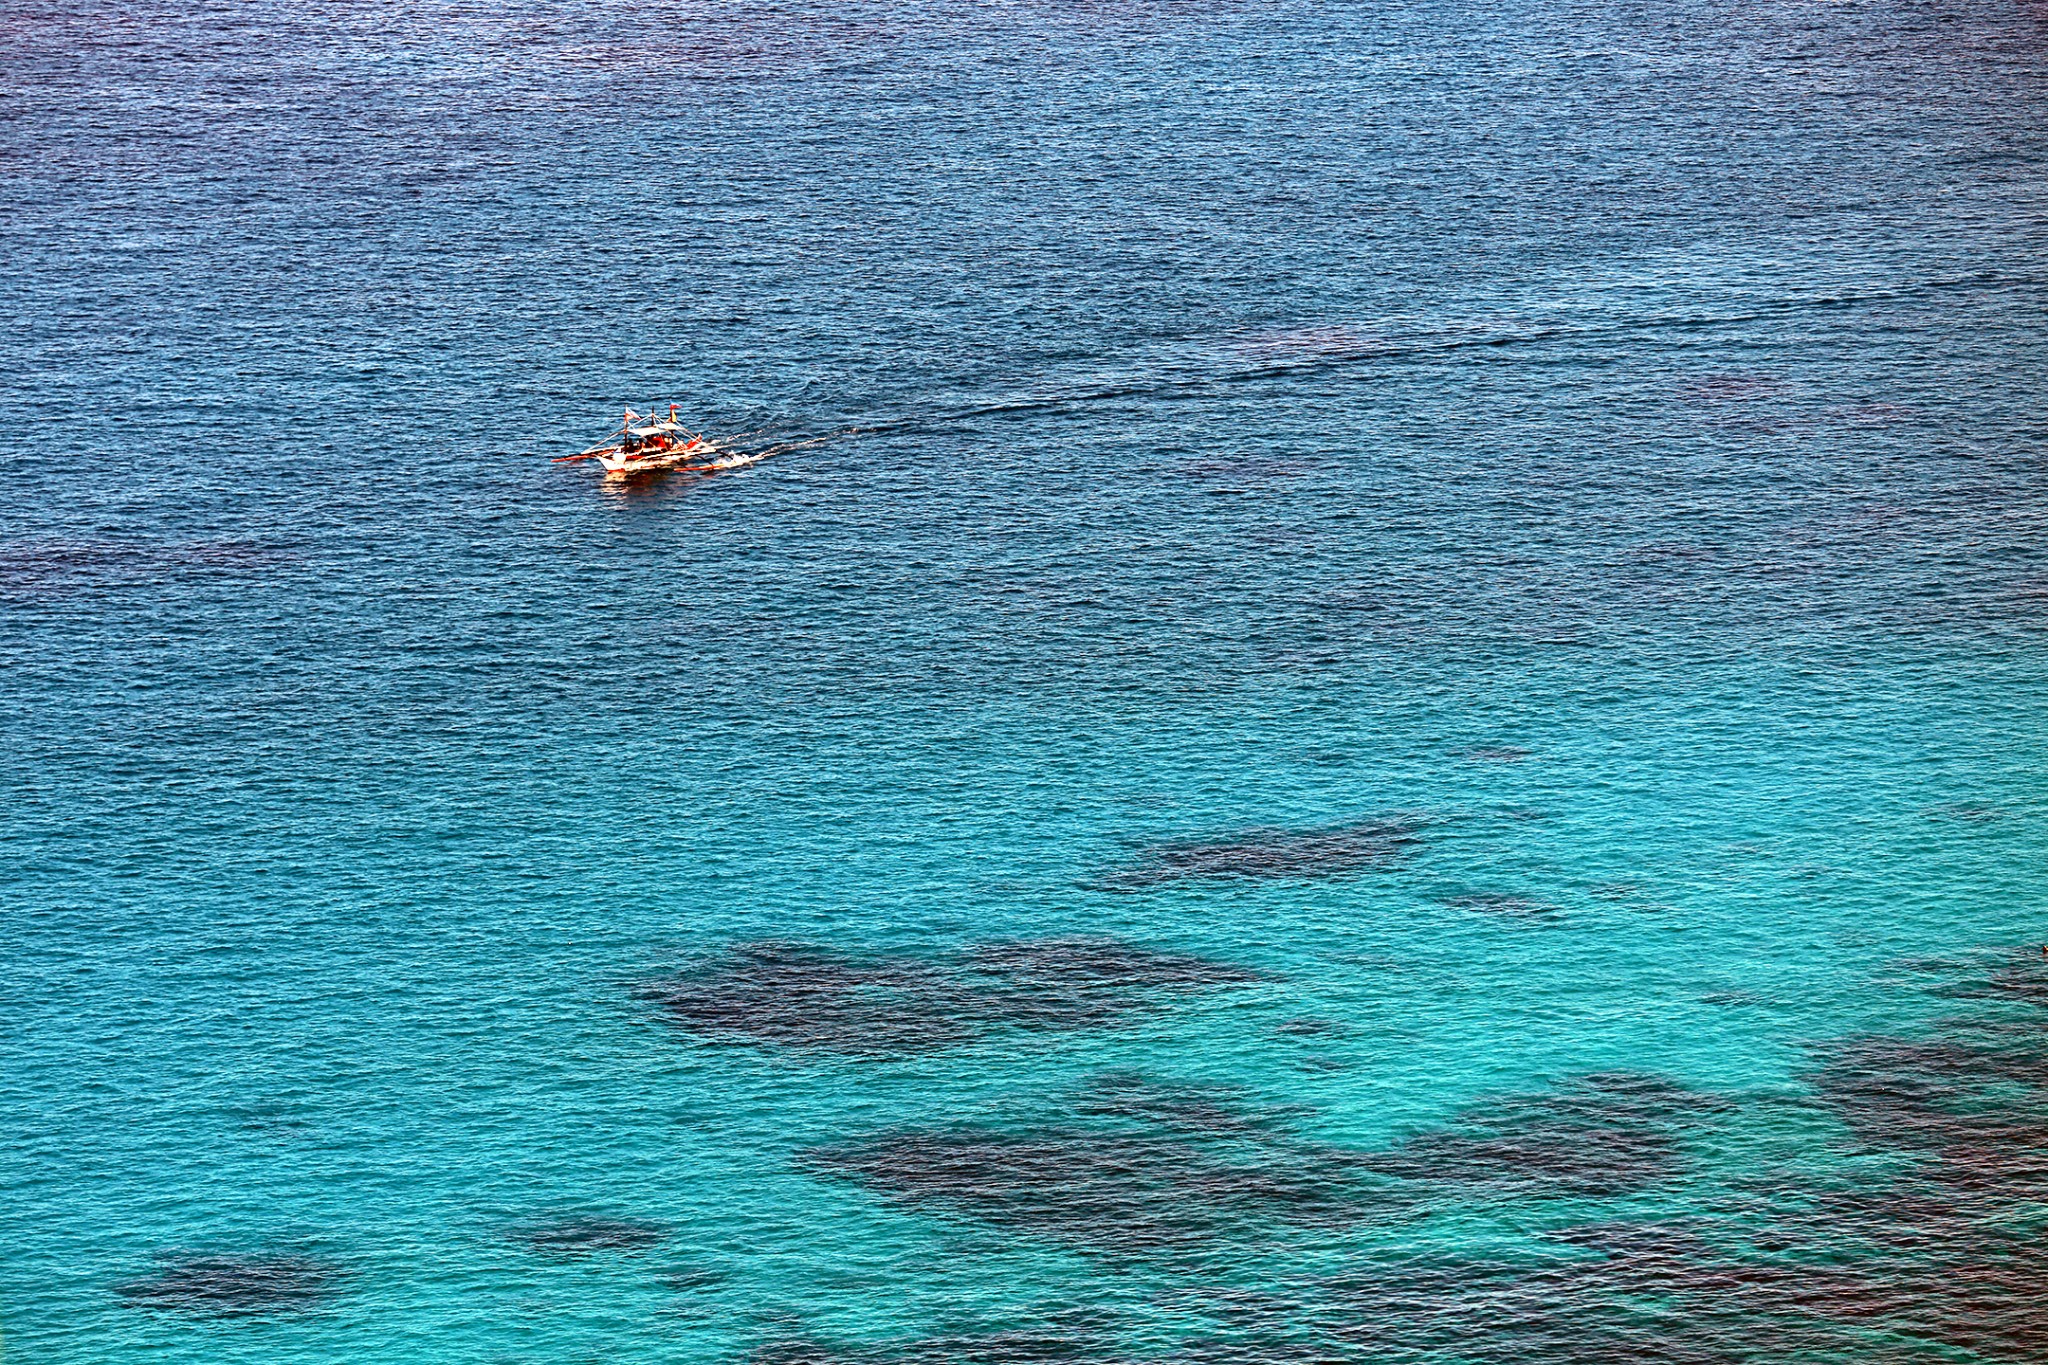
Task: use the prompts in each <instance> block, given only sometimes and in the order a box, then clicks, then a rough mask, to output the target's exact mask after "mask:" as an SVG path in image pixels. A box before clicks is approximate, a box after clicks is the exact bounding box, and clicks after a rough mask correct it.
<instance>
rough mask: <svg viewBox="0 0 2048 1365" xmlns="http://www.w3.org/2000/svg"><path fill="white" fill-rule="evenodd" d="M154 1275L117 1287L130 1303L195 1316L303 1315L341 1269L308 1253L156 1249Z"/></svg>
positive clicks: (334, 1283)
mask: <svg viewBox="0 0 2048 1365" xmlns="http://www.w3.org/2000/svg"><path fill="white" fill-rule="evenodd" d="M156 1260H157V1264H158V1268H157V1271H156V1273H155V1274H153V1275H150V1276H148V1277H146V1278H144V1279H140V1280H132V1281H130V1282H129V1283H127V1284H123V1285H118V1286H116V1287H115V1290H114V1292H115V1293H117V1294H119V1295H120V1296H121V1297H122V1298H124V1299H127V1300H128V1301H130V1302H131V1303H137V1304H144V1305H147V1306H149V1307H151V1308H161V1309H166V1310H169V1311H172V1312H178V1313H186V1314H191V1315H194V1316H199V1317H253V1316H259V1315H263V1314H271V1313H303V1312H306V1311H307V1310H309V1309H312V1308H315V1307H317V1306H318V1305H319V1304H320V1303H321V1302H322V1301H323V1300H325V1299H326V1298H328V1297H329V1296H330V1295H331V1294H333V1292H334V1291H335V1289H336V1287H337V1286H338V1284H339V1282H340V1281H341V1279H342V1278H343V1275H342V1272H341V1271H340V1270H339V1269H337V1268H336V1267H335V1266H332V1265H330V1264H328V1263H327V1262H325V1261H321V1260H317V1259H315V1258H313V1257H310V1256H284V1255H279V1256H267V1255H228V1254H219V1253H208V1252H183V1251H166V1252H162V1253H159V1254H158V1256H157V1258H156Z"/></svg>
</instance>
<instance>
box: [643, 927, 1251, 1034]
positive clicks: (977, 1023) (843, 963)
mask: <svg viewBox="0 0 2048 1365" xmlns="http://www.w3.org/2000/svg"><path fill="white" fill-rule="evenodd" d="M1265 979H1266V978H1265V977H1264V976H1263V975H1262V974H1261V973H1259V972H1256V971H1253V970H1251V969H1250V968H1246V967H1240V966H1235V965H1233V964H1230V963H1224V962H1216V961H1213V960H1211V959H1209V958H1203V957H1196V956H1194V955H1191V954H1187V953H1172V952H1162V951H1159V950H1156V949H1152V948H1146V947H1143V946H1141V945H1138V944H1135V943H1127V942H1125V941H1123V940H1121V939H1114V938H1105V937H1092V936H1091V937H1080V936H1077V937H1067V938H1047V939H1014V940H1004V941H1000V942H994V943H984V944H980V945H977V946H975V947H973V948H971V949H969V950H967V951H966V952H965V953H962V954H956V955H953V956H950V957H946V958H941V959H931V960H927V959H921V958H910V957H869V958H862V957H853V956H849V955H845V954H840V953H835V952H833V951H831V950H829V949H825V948H819V947H815V946H811V945H807V944H797V943H783V942H766V943H746V944H740V945H737V946H735V947H733V948H732V949H730V950H729V951H728V952H727V953H726V954H725V955H724V957H723V958H721V959H718V960H716V961H713V962H711V963H708V964H706V965H704V966H702V967H700V968H698V969H696V970H693V971H689V972H685V973H683V974H681V975H679V976H676V977H672V978H669V979H667V980H664V981H658V982H654V983H651V984H649V985H647V986H645V987H643V988H642V994H643V995H644V996H645V997H646V998H648V999H650V1000H652V1001H653V1002H655V1003H656V1004H657V1005H659V1006H660V1007H661V1009H662V1010H663V1012H664V1013H666V1014H667V1016H668V1017H669V1018H670V1019H672V1020H673V1021H675V1022H676V1023H678V1024H680V1025H682V1026H683V1027H685V1028H688V1029H689V1030H691V1031H692V1032H694V1033H697V1034H699V1035H701V1036H703V1037H706V1038H709V1039H714V1040H723V1041H728V1042H747V1043H773V1044H780V1045H782V1046H785V1047H792V1048H812V1049H820V1050H826V1051H835V1052H844V1053H866V1054H883V1055H887V1054H897V1055H902V1054H908V1053H916V1052H928V1051H933V1050H936V1049H940V1048H946V1047H953V1046H957V1045H959V1044H961V1043H965V1042H968V1041H970V1040H972V1039H974V1038H976V1037H979V1036H981V1035H982V1034H983V1033H985V1032H987V1031H988V1030H990V1029H993V1028H1000V1027H1010V1028H1021V1029H1044V1030H1061V1029H1085V1028H1103V1027H1109V1026H1111V1025H1113V1024H1115V1023H1117V1022H1118V1021H1120V1020H1122V1019H1124V1018H1125V1017H1126V1016H1129V1015H1131V1014H1133V1013H1137V1012H1140V1011H1144V1010H1150V1009H1156V1008H1160V1007H1162V1006H1164V1005H1165V1004H1167V1003H1168V1002H1170V1001H1171V1000H1172V999H1174V998H1176V997H1180V996H1186V995H1191V994H1196V993H1199V992H1204V991H1210V990H1218V989H1225V988H1229V987H1237V986H1247V985H1251V984H1253V983H1255V982H1258V981H1261V980H1265Z"/></svg>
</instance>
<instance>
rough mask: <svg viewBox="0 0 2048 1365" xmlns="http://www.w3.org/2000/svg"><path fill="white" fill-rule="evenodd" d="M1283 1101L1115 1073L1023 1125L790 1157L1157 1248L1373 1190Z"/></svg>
mask: <svg viewBox="0 0 2048 1365" xmlns="http://www.w3.org/2000/svg"><path fill="white" fill-rule="evenodd" d="M1291 1112H1298V1111H1280V1110H1264V1111H1260V1110H1255V1109H1247V1108H1246V1107H1244V1106H1243V1105H1242V1104H1241V1103H1239V1102H1238V1097H1236V1096H1235V1095H1232V1094H1229V1093H1228V1092H1218V1091H1205V1090H1202V1089H1199V1088H1195V1087H1187V1086H1178V1085H1170V1084H1165V1083H1160V1082H1154V1081H1151V1080H1148V1079H1146V1078H1144V1077H1140V1076H1136V1075H1131V1074H1127V1073H1115V1074H1111V1075H1108V1076H1104V1077H1100V1078H1098V1079H1097V1080H1096V1081H1095V1082H1094V1083H1092V1084H1090V1085H1089V1086H1087V1087H1085V1088H1084V1089H1082V1090H1081V1091H1079V1092H1078V1093H1077V1094H1075V1095H1073V1096H1070V1097H1069V1100H1068V1102H1067V1103H1066V1104H1065V1105H1063V1106H1061V1107H1060V1108H1059V1109H1058V1110H1056V1111H1055V1112H1053V1113H1050V1114H1048V1115H1045V1116H1044V1121H1043V1122H1041V1123H1037V1124H1034V1125H1031V1126H1028V1127H1021V1128H999V1127H995V1126H967V1125H962V1126H956V1127H948V1128H936V1129H914V1130H898V1131H894V1132H886V1133H881V1134H878V1135H875V1136H872V1137H866V1138H860V1139H856V1140H854V1141H851V1142H845V1143H839V1144H834V1145H831V1146H824V1147H815V1148H812V1149H810V1150H808V1151H806V1152H805V1153H803V1155H802V1158H801V1160H802V1162H803V1164H805V1165H806V1166H808V1167H809V1168H810V1169H812V1170H814V1171H817V1172H819V1173H820V1174H824V1175H828V1176H832V1177H835V1178H839V1179H844V1180H851V1181H854V1182H855V1183H858V1184H860V1185H863V1186H865V1187H867V1188H868V1189H871V1190H873V1191H875V1192H876V1193H878V1194H879V1195H881V1196H882V1197H883V1198H884V1199H887V1200H889V1201H890V1202H892V1203H895V1204H899V1205H902V1206H904V1207H908V1208H915V1209H919V1210H923V1211H928V1212H935V1213H940V1214H947V1215H955V1216H965V1217H970V1218H974V1219H976V1220H978V1221H981V1222H984V1223H988V1224H991V1225H993V1226H997V1227H1003V1228H1009V1229H1012V1230H1014V1231H1016V1232H1019V1233H1022V1234H1025V1235H1027V1236H1032V1237H1041V1238H1045V1239H1047V1240H1050V1241H1055V1242H1060V1243H1063V1244H1066V1245H1069V1246H1072V1247H1075V1248H1077V1249H1080V1250H1084V1251H1091V1252H1101V1253H1115V1254H1122V1255H1139V1256H1146V1255H1153V1256H1158V1255H1166V1256H1171V1255H1173V1254H1175V1253H1177V1252H1180V1251H1182V1250H1185V1249H1188V1248H1192V1247H1197V1246H1200V1245H1201V1244H1204V1243H1207V1242H1211V1241H1213V1240H1216V1239H1219V1238H1226V1237H1227V1238H1229V1239H1231V1240H1232V1241H1234V1242H1245V1241H1261V1240H1267V1239H1270V1238H1271V1237H1272V1236H1273V1235H1274V1234H1275V1233H1277V1232H1279V1231H1280V1230H1282V1229H1286V1228H1299V1227H1305V1226H1323V1227H1334V1226H1341V1225H1343V1224H1345V1223H1349V1222H1353V1221H1355V1220H1357V1219H1358V1218H1360V1217H1362V1216H1364V1215H1365V1214H1366V1213H1367V1212H1368V1211H1370V1209H1371V1208H1373V1207H1374V1206H1375V1203H1376V1202H1378V1201H1380V1200H1381V1198H1382V1196H1381V1194H1380V1193H1379V1192H1377V1191H1375V1190H1373V1189H1370V1188H1367V1187H1365V1186H1362V1185H1361V1183H1360V1182H1359V1180H1358V1178H1357V1177H1358V1175H1359V1173H1360V1170H1361V1166H1360V1156H1361V1154H1360V1153H1357V1152H1354V1151H1351V1150H1348V1149H1345V1148H1339V1147H1332V1146H1327V1145H1324V1144H1319V1143H1314V1142H1308V1141H1304V1140H1302V1139H1299V1138H1297V1137H1295V1136H1294V1135H1293V1134H1292V1133H1291V1132H1289V1131H1288V1130H1287V1129H1286V1128H1285V1127H1284V1126H1283V1121H1284V1119H1285V1118H1287V1117H1288V1116H1289V1114H1290V1113H1291Z"/></svg>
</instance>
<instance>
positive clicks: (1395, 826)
mask: <svg viewBox="0 0 2048 1365" xmlns="http://www.w3.org/2000/svg"><path fill="white" fill-rule="evenodd" d="M1421 829H1422V822H1421V821H1419V820H1417V819H1414V818H1412V817H1408V816H1386V817H1382V818H1379V819H1373V820H1361V821H1358V822H1357V823H1355V824H1349V825H1338V826H1333V827H1330V828H1326V829H1312V830H1291V829H1279V828H1258V829H1247V830H1241V831H1239V832H1237V833H1235V834H1231V835H1227V836H1225V837H1223V838H1220V839H1213V840H1187V841H1171V842H1167V843H1158V844H1151V845H1148V846H1147V847H1145V848H1142V849H1140V850H1139V851H1138V854H1137V857H1136V858H1135V859H1134V860H1133V862H1132V863H1131V864H1130V865H1129V866H1127V867H1124V868H1121V869H1119V870H1117V871H1115V872H1112V873H1110V874H1109V875H1107V876H1105V877H1104V878H1103V879H1102V881H1101V883H1100V884H1101V885H1102V886H1104V887H1106V888H1109V889H1112V890H1119V891H1137V890H1143V889H1145V888H1147V887H1152V886H1160V885H1163V884H1166V883H1170V882H1178V881H1230V880H1276V881H1278V880H1309V879H1314V878H1323V877H1342V876H1347V875H1350V874H1352V873H1356V872H1364V871H1369V870H1372V869H1374V868H1382V867H1387V866H1391V865H1392V864H1394V863H1395V862H1397V861H1398V860H1399V859H1400V858H1401V857H1402V856H1403V855H1404V854H1405V853H1406V852H1407V850H1408V849H1409V847H1410V846H1412V845H1414V844H1416V843H1418V842H1420V831H1421Z"/></svg>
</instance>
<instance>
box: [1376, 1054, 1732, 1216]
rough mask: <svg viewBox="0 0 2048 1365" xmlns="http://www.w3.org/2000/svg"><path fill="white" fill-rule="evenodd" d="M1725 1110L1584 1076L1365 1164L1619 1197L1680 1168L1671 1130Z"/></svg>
mask: <svg viewBox="0 0 2048 1365" xmlns="http://www.w3.org/2000/svg"><path fill="white" fill-rule="evenodd" d="M1730 1107H1732V1106H1731V1104H1730V1102H1729V1101H1727V1100H1725V1099H1722V1098H1721V1097H1719V1096H1714V1095H1704V1094H1700V1093H1699V1092H1697V1091H1692V1090H1687V1089H1685V1088H1684V1087H1682V1086H1679V1085H1676V1084H1674V1083H1672V1082H1670V1081H1667V1080H1664V1079H1663V1078H1661V1077H1657V1076H1641V1075H1634V1074H1628V1073H1614V1074H1603V1075H1593V1076H1585V1077H1581V1078H1580V1079H1578V1080H1577V1081H1576V1082H1573V1083H1572V1084H1570V1085H1568V1086H1565V1087H1564V1088H1562V1089H1559V1090H1556V1091H1552V1092H1550V1093H1547V1094H1542V1095H1516V1096H1510V1097H1508V1098H1505V1099H1501V1100H1495V1101H1492V1102H1490V1103H1487V1104H1483V1105H1480V1106H1477V1107H1475V1108H1473V1109H1470V1110H1467V1111H1466V1112H1464V1113H1463V1114H1460V1115H1459V1116H1458V1120H1457V1122H1456V1125H1455V1126H1454V1127H1453V1128H1451V1129H1447V1130H1445V1131H1441V1132H1431V1133H1423V1134H1420V1135H1419V1136H1416V1137H1413V1138H1410V1139H1409V1140H1408V1141H1407V1142H1404V1143H1402V1144H1401V1146H1400V1147H1398V1148H1396V1149H1395V1150H1394V1151H1392V1152H1388V1153H1381V1154H1376V1155H1375V1156H1373V1157H1372V1158H1371V1159H1370V1162H1369V1165H1370V1167H1371V1169H1373V1170H1375V1171H1377V1172H1380V1173H1381V1174H1384V1175H1393V1176H1399V1177H1401V1178H1402V1179H1404V1180H1413V1181H1426V1182H1430V1183H1434V1184H1439V1185H1450V1186H1454V1187H1456V1188H1459V1189H1462V1190H1467V1191H1474V1192H1485V1193H1488V1194H1491V1195H1496V1196H1499V1195H1506V1196H1520V1197H1527V1198H1545V1197H1553V1196H1564V1195H1575V1196H1602V1195H1614V1194H1623V1193H1627V1192H1630V1191H1633V1190H1640V1189H1645V1188H1648V1187H1649V1186H1651V1185H1655V1184H1657V1183H1659V1182H1661V1181H1664V1180H1668V1179H1670V1178H1671V1177H1673V1176H1675V1175H1677V1174H1679V1173H1680V1172H1681V1171H1682V1170H1683V1168H1684V1161H1683V1156H1682V1153H1681V1151H1680V1150H1679V1146H1678V1142H1677V1139H1676V1133H1677V1131H1678V1130H1679V1129H1680V1128H1681V1127H1682V1126H1683V1125H1685V1124H1686V1123H1688V1122H1692V1121H1696V1119H1697V1116H1699V1115H1701V1114H1703V1113H1709V1112H1715V1111H1721V1110H1726V1109H1728V1108H1730Z"/></svg>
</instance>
